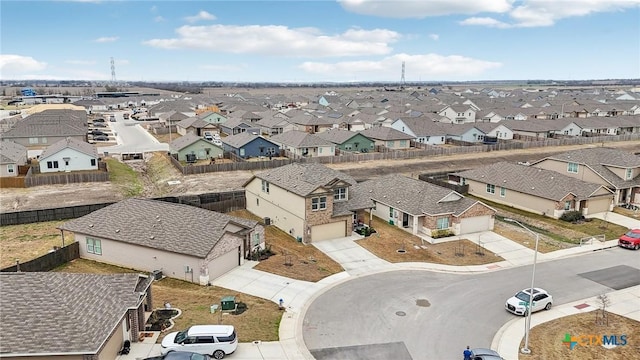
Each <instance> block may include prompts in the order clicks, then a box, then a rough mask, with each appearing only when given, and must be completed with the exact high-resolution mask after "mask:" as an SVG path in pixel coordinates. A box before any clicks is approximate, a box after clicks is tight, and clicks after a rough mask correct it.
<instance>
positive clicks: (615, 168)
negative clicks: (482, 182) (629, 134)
mask: <svg viewBox="0 0 640 360" xmlns="http://www.w3.org/2000/svg"><path fill="white" fill-rule="evenodd" d="M532 165H533V166H535V167H537V168H541V169H547V170H552V171H555V172H557V173H560V174H564V175H566V176H570V177H572V178H576V179H580V180H583V181H587V182H591V183H596V184H601V185H604V186H606V187H608V188H609V189H611V190H612V191H613V192H614V193H615V199H614V204H615V205H619V204H625V203H633V204H637V205H640V156H638V155H634V154H633V153H631V152H626V151H624V150H620V149H613V148H607V147H594V148H584V149H580V150H574V151H569V152H565V153H562V154H556V155H551V156H549V157H546V158H544V159H542V160H539V161H536V162H534V163H532Z"/></svg>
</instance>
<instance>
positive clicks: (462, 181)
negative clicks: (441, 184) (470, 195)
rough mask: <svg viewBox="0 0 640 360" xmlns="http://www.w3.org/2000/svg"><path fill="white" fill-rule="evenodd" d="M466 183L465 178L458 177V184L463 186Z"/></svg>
mask: <svg viewBox="0 0 640 360" xmlns="http://www.w3.org/2000/svg"><path fill="white" fill-rule="evenodd" d="M466 184H467V179H465V178H460V185H462V186H465V185H466Z"/></svg>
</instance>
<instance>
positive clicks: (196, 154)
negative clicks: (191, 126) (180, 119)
mask: <svg viewBox="0 0 640 360" xmlns="http://www.w3.org/2000/svg"><path fill="white" fill-rule="evenodd" d="M169 151H170V153H171V155H172V156H173V157H175V158H176V159H177V160H178V161H186V162H195V161H196V160H209V159H218V158H221V157H222V156H223V153H224V151H223V150H222V147H220V146H218V145H216V144H214V143H212V142H210V141H208V140H205V139H203V138H201V137H199V136H197V135H196V134H194V133H187V134H186V135H184V136H182V137H179V138H177V139H175V140H173V141H172V142H171V143H169Z"/></svg>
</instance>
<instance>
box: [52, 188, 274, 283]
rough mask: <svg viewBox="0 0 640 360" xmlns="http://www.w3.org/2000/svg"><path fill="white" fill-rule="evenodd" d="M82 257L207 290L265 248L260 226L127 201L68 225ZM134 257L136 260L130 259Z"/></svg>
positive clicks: (212, 214)
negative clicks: (180, 281) (202, 287)
mask: <svg viewBox="0 0 640 360" xmlns="http://www.w3.org/2000/svg"><path fill="white" fill-rule="evenodd" d="M59 229H60V230H62V236H63V241H64V234H65V232H68V231H70V232H73V233H74V236H75V241H77V242H79V243H80V257H81V258H83V259H89V260H94V261H98V262H103V263H107V264H112V265H117V266H122V267H126V268H133V269H138V270H144V271H149V272H152V271H156V270H161V271H162V273H163V274H164V275H166V276H168V277H172V278H176V279H181V280H185V281H190V282H195V283H199V284H201V285H207V284H208V283H209V282H210V280H213V279H215V278H217V277H219V276H221V275H222V274H224V273H226V272H228V271H230V270H232V269H234V268H236V267H238V266H240V265H242V264H243V263H244V259H245V258H247V257H249V256H250V255H251V251H252V250H254V249H256V248H260V247H264V227H263V226H262V225H260V224H258V222H257V221H254V220H247V219H242V218H238V217H234V216H229V215H226V214H221V213H217V212H215V211H210V210H206V209H201V208H198V207H195V206H190V205H184V204H175V203H169V202H164V201H158V200H147V199H135V198H131V199H126V200H123V201H120V202H118V203H115V204H113V205H109V206H107V207H104V208H102V209H99V210H96V211H94V212H92V213H90V214H88V215H85V216H82V217H80V218H77V219H73V220H71V221H68V222H65V223H64V224H62V225H61V226H60V227H59ZM131 254H135V256H131Z"/></svg>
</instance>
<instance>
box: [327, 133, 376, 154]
mask: <svg viewBox="0 0 640 360" xmlns="http://www.w3.org/2000/svg"><path fill="white" fill-rule="evenodd" d="M316 136H318V137H320V138H322V139H324V140H327V141H329V142H331V143H333V144H335V146H336V147H337V148H338V149H340V150H341V151H354V152H356V151H359V152H365V153H366V152H370V151H374V150H375V146H374V145H375V143H374V141H373V140H371V139H369V138H368V137H366V136H364V135H362V134H360V133H357V132H353V131H349V130H343V129H330V130H327V131H324V132H321V133H318V134H316Z"/></svg>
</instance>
